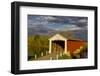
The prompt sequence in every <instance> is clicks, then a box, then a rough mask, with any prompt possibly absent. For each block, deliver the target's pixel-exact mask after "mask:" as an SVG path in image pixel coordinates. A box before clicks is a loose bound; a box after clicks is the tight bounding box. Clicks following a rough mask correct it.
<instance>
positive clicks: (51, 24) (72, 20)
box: [28, 15, 88, 31]
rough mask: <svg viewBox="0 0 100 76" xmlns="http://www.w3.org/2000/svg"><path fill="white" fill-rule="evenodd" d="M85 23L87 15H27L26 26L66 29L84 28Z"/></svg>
mask: <svg viewBox="0 0 100 76" xmlns="http://www.w3.org/2000/svg"><path fill="white" fill-rule="evenodd" d="M87 23H88V18H87V17H74V16H73V17H71V16H43V15H28V27H36V28H37V27H38V28H41V27H45V28H49V29H53V30H64V31H65V30H66V31H67V30H73V29H74V30H75V29H76V30H77V29H84V28H85V29H86V26H87Z"/></svg>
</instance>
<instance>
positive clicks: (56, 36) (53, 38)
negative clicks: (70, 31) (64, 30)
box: [49, 34, 67, 40]
mask: <svg viewBox="0 0 100 76" xmlns="http://www.w3.org/2000/svg"><path fill="white" fill-rule="evenodd" d="M66 39H67V38H65V37H63V36H62V35H60V34H56V35H54V36H52V37H51V38H49V40H66Z"/></svg>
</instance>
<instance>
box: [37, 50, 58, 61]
mask: <svg viewBox="0 0 100 76" xmlns="http://www.w3.org/2000/svg"><path fill="white" fill-rule="evenodd" d="M58 54H60V53H57V52H53V53H51V54H48V55H46V56H42V57H40V58H37V59H36V60H50V59H51V60H52V59H53V60H55V59H57V58H58V57H57V55H58Z"/></svg>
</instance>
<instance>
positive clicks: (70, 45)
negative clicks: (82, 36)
mask: <svg viewBox="0 0 100 76" xmlns="http://www.w3.org/2000/svg"><path fill="white" fill-rule="evenodd" d="M86 43H87V42H86V41H81V40H67V50H68V51H70V53H73V52H74V51H76V49H79V48H80V47H81V46H85V44H86Z"/></svg>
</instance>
